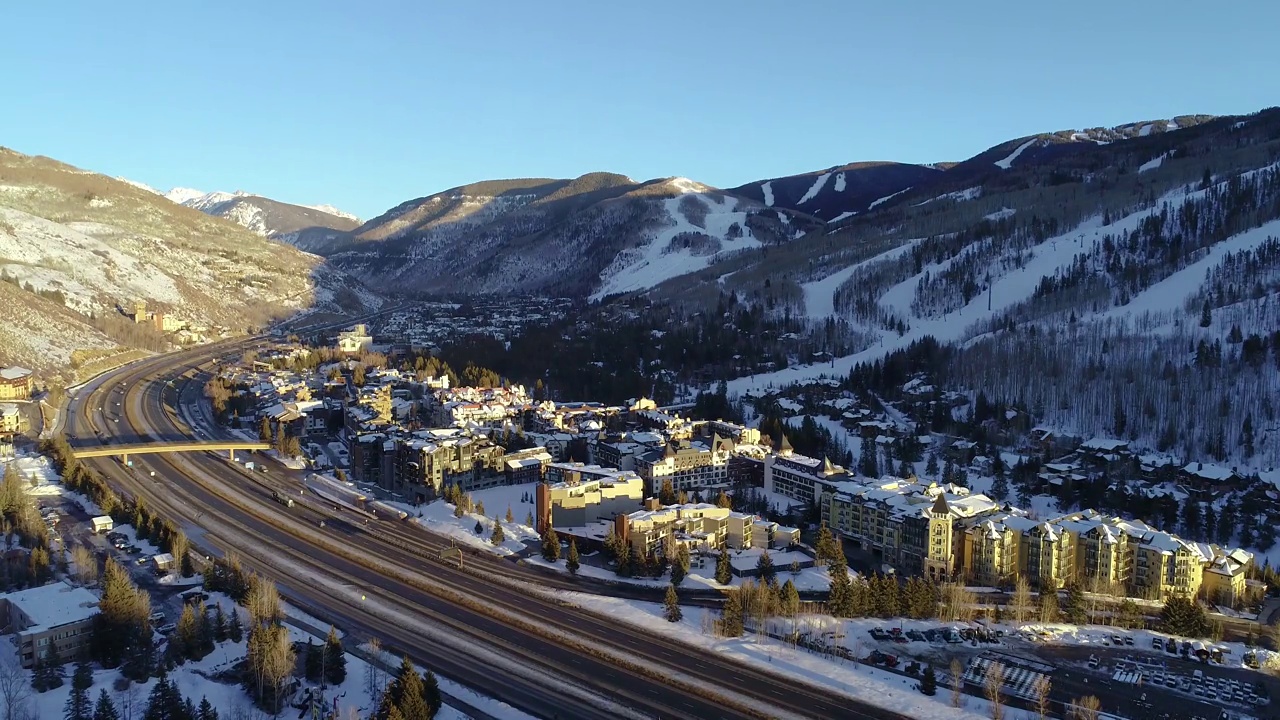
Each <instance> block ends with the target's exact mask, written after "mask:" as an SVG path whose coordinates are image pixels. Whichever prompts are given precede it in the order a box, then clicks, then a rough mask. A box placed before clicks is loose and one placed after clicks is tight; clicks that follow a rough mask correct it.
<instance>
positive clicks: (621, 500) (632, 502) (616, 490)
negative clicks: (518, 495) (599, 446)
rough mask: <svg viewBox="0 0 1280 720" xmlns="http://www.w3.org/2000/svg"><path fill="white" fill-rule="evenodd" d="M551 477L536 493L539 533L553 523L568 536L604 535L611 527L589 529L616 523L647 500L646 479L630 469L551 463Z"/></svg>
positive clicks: (549, 467) (549, 468)
mask: <svg viewBox="0 0 1280 720" xmlns="http://www.w3.org/2000/svg"><path fill="white" fill-rule="evenodd" d="M547 479H548V482H546V483H543V484H541V485H538V487H537V490H536V492H535V495H536V501H537V525H538V532H543V531H545V530H546V528H547V527H548V526H550V527H554V528H555V529H556V530H557V531H559V532H562V533H564V534H567V535H574V536H581V537H594V536H599V537H603V535H604V534H605V533H607V532H608V530H607V529H605V528H595V532H594V533H590V532H587V529H588V528H590V527H591V526H593V525H598V524H607V523H612V522H613V521H614V518H615V517H618V516H620V515H626V514H627V513H630V512H632V511H634V510H636V509H637V508H639V507H640V504H641V501H642V500H643V499H644V481H643V480H641V479H640V476H639V475H636V474H635V473H633V472H631V471H629V470H613V469H610V468H602V467H599V466H592V465H582V464H581V463H551V464H550V465H548V466H547Z"/></svg>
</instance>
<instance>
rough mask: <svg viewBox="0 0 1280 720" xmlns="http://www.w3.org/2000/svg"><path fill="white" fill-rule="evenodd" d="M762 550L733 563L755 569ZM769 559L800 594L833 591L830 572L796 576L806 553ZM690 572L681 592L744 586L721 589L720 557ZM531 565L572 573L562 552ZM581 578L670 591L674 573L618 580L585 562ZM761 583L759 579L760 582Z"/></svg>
mask: <svg viewBox="0 0 1280 720" xmlns="http://www.w3.org/2000/svg"><path fill="white" fill-rule="evenodd" d="M761 552H762V551H761V550H756V549H751V550H742V551H732V550H731V551H729V556H730V562H731V563H732V564H733V565H734V566H735V567H738V568H754V567H755V566H756V562H757V561H758V560H759V559H760V554H761ZM595 557H598V556H597V555H594V554H593V555H583V559H584V560H586V559H588V558H593V559H594V558H595ZM769 558H770V559H771V560H772V561H773V566H774V568H775V569H776V570H777V575H776V576H775V577H776V578H777V580H778V583H779V584H781V583H785V582H786V581H788V580H790V581H791V582H792V584H793V585H795V586H796V589H797V590H800V591H802V592H803V591H826V590H828V589H830V587H831V575H830V574H829V573H828V572H827V569H826V568H818V567H810V568H803V569H801V570H800V572H799V573H798V574H792V572H791V570H790V563H791V561H792V560H793V559H795V560H802V559H804V560H807V559H809V557H808V556H807V555H804V554H803V553H789V552H786V551H770V552H769ZM692 560H693V563H692V565H691V566H690V568H689V574H688V575H686V576H685V578H684V581H683V582H682V583H681V584H680V589H698V590H705V589H712V590H723V589H724V588H726V587H737V586H739V585H741V584H742V581H743V579H744V578H741V577H738V576H736V575H735V576H734V577H733V578H732V579H731V580H730V581H729V584H728V585H721V584H720V583H718V582H716V579H715V576H716V557H715V556H714V555H713V556H709V557H695V558H693V559H692ZM524 562H526V563H528V564H530V565H537V566H539V567H545V568H551V569H553V570H556V571H558V572H562V573H568V572H569V571H568V569H566V568H565V566H564V564H565V551H564V550H563V549H562V550H561V552H560V559H559V560H557V561H556V562H554V563H549V562H547V561H546V560H545V559H543V557H542V556H541V555H532V556H530V557H528V558H526V559H525V561H524ZM578 574H579V575H581V576H583V577H588V578H594V579H597V580H603V581H606V582H616V583H618V584H620V585H637V586H641V587H666V586H667V585H670V584H671V572H670V571H667V573H666V574H664V575H663V576H662V577H658V578H652V577H644V578H639V577H632V578H624V577H618V575H617V573H615V572H614V571H613V570H611V569H609V568H602V567H599V566H597V565H593V564H589V563H588V562H585V561H584V562H582V563H581V564H580V565H579V567H578ZM757 581H758V579H757Z"/></svg>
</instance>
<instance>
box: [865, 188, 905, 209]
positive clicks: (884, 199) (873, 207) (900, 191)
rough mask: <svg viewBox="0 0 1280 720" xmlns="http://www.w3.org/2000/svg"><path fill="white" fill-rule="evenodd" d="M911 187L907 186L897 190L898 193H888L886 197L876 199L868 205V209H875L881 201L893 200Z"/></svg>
mask: <svg viewBox="0 0 1280 720" xmlns="http://www.w3.org/2000/svg"><path fill="white" fill-rule="evenodd" d="M910 189H911V188H909V187H905V188H902V189H901V190H899V191H898V192H896V193H894V194H892V195H886V196H884V197H882V198H880V199H879V200H876V201H875V202H873V203H871V204H870V205H868V206H867V209H868V210H873V209H875V207H876V206H877V205H879V204H881V203H884V202H887V201H889V200H892V199H894V198H896V197H898V196H899V195H901V194H902V193H904V192H906V191H908V190H910Z"/></svg>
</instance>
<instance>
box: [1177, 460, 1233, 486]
mask: <svg viewBox="0 0 1280 720" xmlns="http://www.w3.org/2000/svg"><path fill="white" fill-rule="evenodd" d="M1182 471H1183V472H1185V473H1187V474H1188V475H1194V476H1196V477H1198V478H1202V479H1204V480H1212V481H1214V482H1221V481H1223V480H1230V479H1231V478H1233V477H1235V472H1234V471H1233V470H1232V469H1231V468H1226V467H1223V466H1221V465H1213V464H1211V463H1188V464H1187V466H1186V467H1184V468H1182Z"/></svg>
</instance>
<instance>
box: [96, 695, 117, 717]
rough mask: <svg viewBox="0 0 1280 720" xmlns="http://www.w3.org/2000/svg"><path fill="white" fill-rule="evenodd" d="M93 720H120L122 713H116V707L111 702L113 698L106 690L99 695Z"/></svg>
mask: <svg viewBox="0 0 1280 720" xmlns="http://www.w3.org/2000/svg"><path fill="white" fill-rule="evenodd" d="M93 720H120V713H118V712H116V705H115V703H113V702H111V696H110V695H108V694H107V691H106V690H102V691H101V692H99V693H98V704H97V706H96V707H94V709H93Z"/></svg>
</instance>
